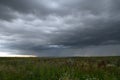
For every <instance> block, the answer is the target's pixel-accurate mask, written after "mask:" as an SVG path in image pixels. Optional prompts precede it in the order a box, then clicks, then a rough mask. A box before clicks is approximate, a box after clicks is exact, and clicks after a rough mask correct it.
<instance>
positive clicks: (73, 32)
mask: <svg viewBox="0 0 120 80" xmlns="http://www.w3.org/2000/svg"><path fill="white" fill-rule="evenodd" d="M7 54H9V55H15V54H16V55H35V56H120V0H0V55H7Z"/></svg>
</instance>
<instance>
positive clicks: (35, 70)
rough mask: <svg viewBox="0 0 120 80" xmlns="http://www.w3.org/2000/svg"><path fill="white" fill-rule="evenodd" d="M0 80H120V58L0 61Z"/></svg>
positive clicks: (3, 59) (8, 59)
mask: <svg viewBox="0 0 120 80" xmlns="http://www.w3.org/2000/svg"><path fill="white" fill-rule="evenodd" d="M0 80H120V57H86V58H85V57H84V58H82V57H73V58H72V57H71V58H0Z"/></svg>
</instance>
